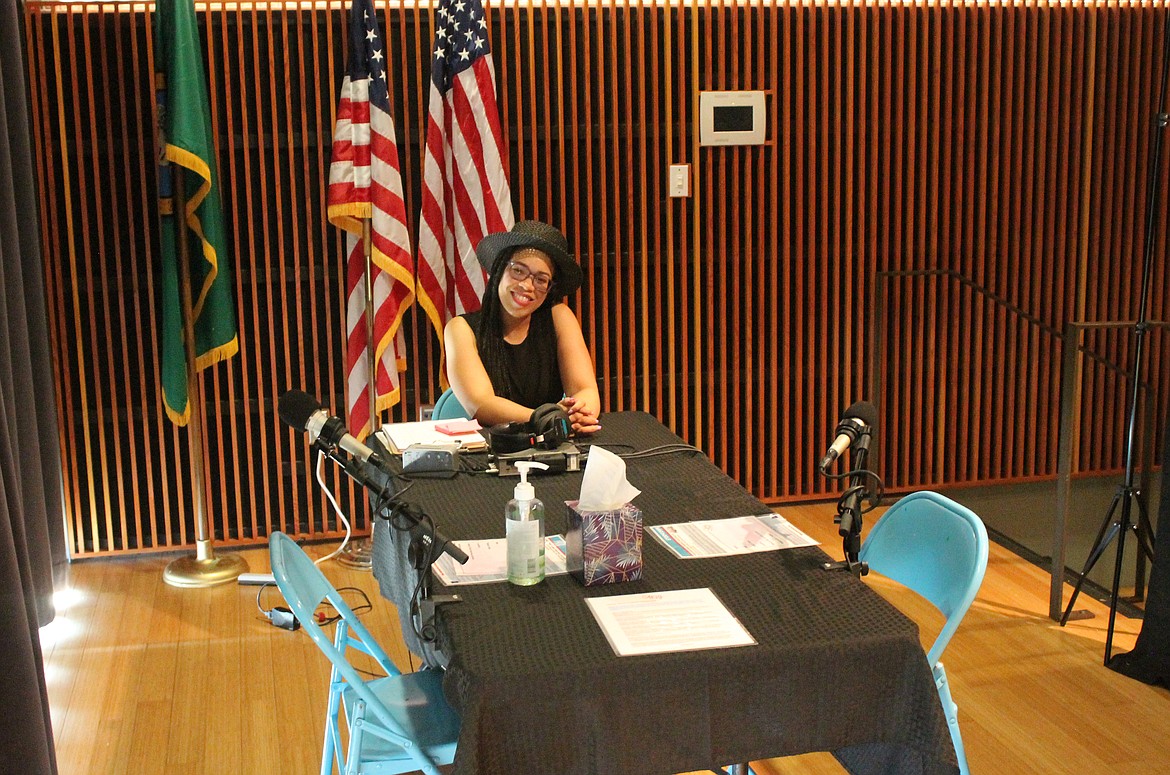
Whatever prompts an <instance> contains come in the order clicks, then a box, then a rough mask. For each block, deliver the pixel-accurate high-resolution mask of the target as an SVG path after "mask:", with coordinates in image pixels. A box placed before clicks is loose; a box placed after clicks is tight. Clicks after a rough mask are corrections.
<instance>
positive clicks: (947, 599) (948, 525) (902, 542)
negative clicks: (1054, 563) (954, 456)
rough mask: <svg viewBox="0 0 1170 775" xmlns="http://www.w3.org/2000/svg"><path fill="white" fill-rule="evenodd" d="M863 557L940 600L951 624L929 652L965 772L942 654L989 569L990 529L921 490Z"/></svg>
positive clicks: (889, 517)
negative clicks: (988, 539) (988, 542)
mask: <svg viewBox="0 0 1170 775" xmlns="http://www.w3.org/2000/svg"><path fill="white" fill-rule="evenodd" d="M858 558H859V559H860V560H861V561H862V562H865V563H868V565H869V568H870V570H872V571H874V572H876V573H880V574H882V575H883V576H886V577H888V578H891V579H893V580H894V581H897V582H899V583H901V584H904V585H905V586H907V587H908V588H910V589H911V590H913V591H915V592H917V593H918V594H919V595H922V596H923V597H924V598H926V599H927V600H929V601H930V602H931V603H933V604H934V606H935V607H936V608H938V610H939V611H941V612H942V614H943V616H945V617H946V623H945V624H944V625H943V628H942V631H941V632H939V634H938V637H937V638H935V641H934V645H933V646H931V647H930V651H928V652H927V654H926V659H927V662H929V663H930V668H931V670H932V671H933V672H934V684H935V687H936V688H937V689H938V696H939V700H940V701H941V702H942V706H943V712H944V713H945V715H946V718H947V726H948V727H949V728H950V732H951V742H952V743H954V746H955V755H956V756H957V757H958V760H959V771H960V772H961V773H962V774H963V775H967V774H968V773H969V770H968V768H967V755H966V752H965V751H964V749H963V738H962V735H960V734H959V716H958V711H959V709H958V706H956V705H955V701H954V700H953V699H952V698H951V689H950V685H949V684H948V683H947V673H946V670H945V669H944V668H943V664H942V662H940V661H939V659H940V658H941V657H942V653H943V649H945V648H946V647H947V644H948V643H949V642H950V640H951V636H952V635H954V634H955V630H956V629H958V627H959V622H961V621H962V620H963V616H964V615H965V614H966V613H967V609H968V608H970V607H971V603H972V601H974V600H975V595H976V593H977V592H978V591H979V586H980V585H981V584H982V583H983V575H984V573H985V572H986V571H987V529H986V528H985V527H984V526H983V521H982V520H981V519H979V517H978V516H977V515H976V514H975V513H974V512H973V511H971V510H970V509H968V508H967V507H966V506H963V505H960V504H958V503H956V502H954V501H953V500H951V499H950V498H947V497H945V496H943V495H939V494H938V493H936V492H916V493H913V494H912V495H907V496H906V497H905V498H903V499H902V500H900V501H898V502H897V503H895V504H894V505H893V506H891V507H890V508H889V510H888V511H886V513H885V514H884V515H883V516H882V518H881V519H879V520H878V521H877V523H876V524H875V525H874V526H873V529H872V530H871V531H870V533H869V535H868V536H867V537H866V539H865V543H864V544H862V547H861V551H860V552H859V554H858Z"/></svg>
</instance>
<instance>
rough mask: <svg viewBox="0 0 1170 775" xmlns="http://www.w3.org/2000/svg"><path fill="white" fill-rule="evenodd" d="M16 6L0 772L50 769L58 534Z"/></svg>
mask: <svg viewBox="0 0 1170 775" xmlns="http://www.w3.org/2000/svg"><path fill="white" fill-rule="evenodd" d="M20 14H21V4H20V2H19V0H0V116H3V117H4V119H3V121H4V123H3V124H0V595H2V596H3V601H4V602H3V605H2V606H0V665H2V666H3V669H4V671H5V680H4V681H3V689H0V707H3V708H4V713H5V719H4V722H3V724H0V729H2V730H3V731H0V772H18V771H19V772H22V773H55V772H56V771H57V763H56V756H55V754H54V749H53V726H52V721H51V719H50V716H49V701H48V694H47V692H46V689H45V678H44V670H43V661H42V657H41V645H40V639H39V632H38V628H39V627H42V626H44V625H45V624H48V623H49V622H50V621H51V620H52V618H53V604H52V593H53V575H54V567H57V568H58V569H60V567H61V565H62V563H63V562H64V556H65V541H64V536H63V534H62V527H61V526H62V522H61V467H60V458H59V450H58V449H57V448H56V438H57V432H56V427H57V419H56V412H55V409H54V403H53V395H54V390H53V383H52V374H51V371H50V365H49V343H48V334H47V330H46V321H45V301H44V299H45V294H44V285H43V282H42V271H41V263H40V260H41V259H40V248H39V238H38V234H37V207H36V195H35V191H34V189H33V180H34V177H33V165H32V154H31V151H30V146H29V131H28V127H29V117H28V99H27V91H26V85H25V62H24V57H25V54H24V35H23V33H22V25H21V15H20ZM11 768H15V769H11Z"/></svg>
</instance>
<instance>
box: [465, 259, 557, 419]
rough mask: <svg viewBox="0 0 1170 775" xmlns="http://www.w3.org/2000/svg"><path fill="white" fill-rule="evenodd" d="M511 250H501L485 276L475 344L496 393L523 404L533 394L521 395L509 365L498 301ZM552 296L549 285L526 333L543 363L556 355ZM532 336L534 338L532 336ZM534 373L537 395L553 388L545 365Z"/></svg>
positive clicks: (530, 399)
mask: <svg viewBox="0 0 1170 775" xmlns="http://www.w3.org/2000/svg"><path fill="white" fill-rule="evenodd" d="M514 252H515V251H506V252H503V253H501V254H500V256H499V258H497V259H496V263H495V265H494V266H493V267H492V271H491V274H490V275H489V276H488V284H487V288H486V289H484V292H483V299H482V304H481V306H480V310H479V313H480V314H479V325H478V326H477V327H476V330H475V344H476V349H477V350H479V358H480V360H481V361H483V367H484V369H485V370H486V371H487V374H488V378H489V379H491V381H492V387H493V388H495V391H496V395H498V396H501V397H503V398H507V399H509V400H511V401H516V402H517V403H521V404H524V403H527V402H533V397H531V396H523V395H521V388H520V385H519V384H518V383H517V380H516V378H515V376H514V375H513V374H512V371H511V370H510V369H509V368H508V358H507V352H506V350H505V342H504V323H503V314H502V311H501V305H500V281H501V280H502V279H503V277H504V272H505V270H506V269H507V268H508V262H509V261H510V260H511V258H512V254H513V253H514ZM554 282H555V279H554ZM552 297H553V293H552V289H550V290H549V293H547V294H546V295H545V298H544V301H542V302H541V304H540V306H539V307H538V308H537V309H536V310H535V311H534V312H533V313H532V317H530V318H529V324H528V326H529V328H528V337H529V338H530V339H531V340H532V341H533V342H534V343H535V345H536V346H537V347H538V348H539V352H540V356H541V357H540V361H541V362H542V363H555V362H556V357H557V353H556V349H557V337H556V329H555V327H554V326H553V319H552V307H553V305H554V304H555V303H556V302H555V301H550V299H551V298H552ZM532 337H535V338H534V339H532ZM535 377H536V382H537V388H538V392H537V393H536V395H537V396H546V395H548V394H549V392H550V390H551V389H552V377H551V375H550V374H549V373H548V371H547V370H545V369H538V370H537V373H536V375H535ZM543 400H544V399H541V400H539V401H535V402H534V403H533V405H536V404H539V403H542V402H543Z"/></svg>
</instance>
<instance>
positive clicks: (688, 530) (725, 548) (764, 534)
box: [647, 514, 819, 560]
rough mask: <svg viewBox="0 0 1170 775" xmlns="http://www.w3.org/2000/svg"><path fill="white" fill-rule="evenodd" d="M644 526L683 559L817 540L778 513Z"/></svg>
mask: <svg viewBox="0 0 1170 775" xmlns="http://www.w3.org/2000/svg"><path fill="white" fill-rule="evenodd" d="M647 529H648V530H649V531H650V535H652V536H654V538H655V539H657V540H658V542H659V543H661V544H662V545H663V546H665V547H666V548H667V549H669V550H670V551H671V552H673V553H674V555H675V556H676V557H681V558H682V559H684V560H691V559H694V558H696V557H727V556H729V555H733V554H751V553H752V552H771V551H775V550H777V549H793V548H795V547H798V546H816V545H817V544H818V543H819V542H818V541H816V540H814V539H813V538H811V537H809V536H808V535H806V534H805V533H804V532H802V531H800V530H798V529H797V528H795V527H794V526H793V525H792V523H791V522H789V521H788V520H786V519H785V518H784V517H782V516H780V515H779V514H757V515H755V516H749V517H728V518H725V519H704V520H698V521H695V522H679V523H677V524H674V525H655V526H654V527H650V528H647Z"/></svg>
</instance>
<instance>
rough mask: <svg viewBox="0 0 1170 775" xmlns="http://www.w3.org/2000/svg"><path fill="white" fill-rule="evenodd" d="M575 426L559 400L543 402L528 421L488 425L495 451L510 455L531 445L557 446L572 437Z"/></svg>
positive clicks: (488, 438)
mask: <svg viewBox="0 0 1170 775" xmlns="http://www.w3.org/2000/svg"><path fill="white" fill-rule="evenodd" d="M571 430H572V426H571V425H570V424H569V415H567V414H566V413H565V410H564V409H561V408H560V407H559V406H557V405H556V404H541V405H540V406H538V407H536V409H534V410H533V412H532V417H530V418H529V420H528V422H509V423H503V424H501V425H493V426H492V427H490V428H488V432H487V441H488V447H489V448H490V449H491V451H492V454H495V455H509V454H512V453H513V452H527V451H528V450H530V449H556V448H557V447H559V446H560V445H561V444H563V443H564V442H566V441H568V439H569V433H570V432H571Z"/></svg>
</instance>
